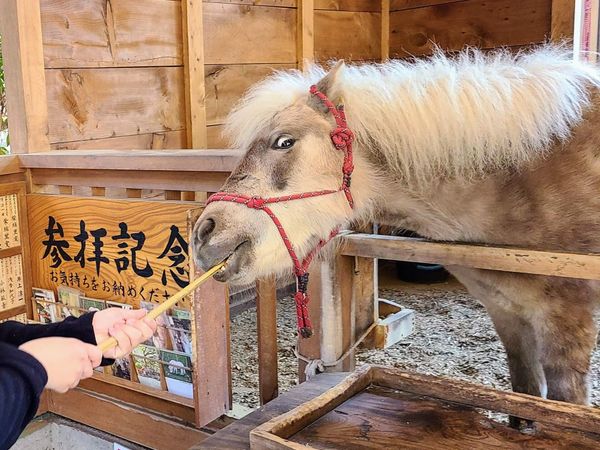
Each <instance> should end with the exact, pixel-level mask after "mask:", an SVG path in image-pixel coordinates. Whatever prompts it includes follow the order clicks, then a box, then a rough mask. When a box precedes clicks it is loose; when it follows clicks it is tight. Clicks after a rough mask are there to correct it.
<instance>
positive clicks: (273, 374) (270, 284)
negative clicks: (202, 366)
mask: <svg viewBox="0 0 600 450" xmlns="http://www.w3.org/2000/svg"><path fill="white" fill-rule="evenodd" d="M256 314H257V330H258V384H259V395H260V404H261V405H264V404H265V403H268V402H270V401H271V400H273V399H274V398H276V397H277V396H278V395H279V384H278V379H277V375H278V373H277V289H276V286H275V278H273V277H269V278H267V279H264V280H258V281H257V282H256Z"/></svg>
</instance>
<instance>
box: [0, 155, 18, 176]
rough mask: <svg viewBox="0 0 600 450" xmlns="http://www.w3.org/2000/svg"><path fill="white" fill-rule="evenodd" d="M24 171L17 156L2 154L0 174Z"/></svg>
mask: <svg viewBox="0 0 600 450" xmlns="http://www.w3.org/2000/svg"><path fill="white" fill-rule="evenodd" d="M15 173H23V169H22V168H21V165H20V163H19V158H18V157H17V156H2V157H1V158H0V175H12V174H15Z"/></svg>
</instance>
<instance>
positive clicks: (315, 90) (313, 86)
mask: <svg viewBox="0 0 600 450" xmlns="http://www.w3.org/2000/svg"><path fill="white" fill-rule="evenodd" d="M317 92H319V90H318V89H317V85H316V84H313V85H312V86H311V87H310V93H311V94H312V95H315V94H316V93H317Z"/></svg>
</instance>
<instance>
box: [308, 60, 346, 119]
mask: <svg viewBox="0 0 600 450" xmlns="http://www.w3.org/2000/svg"><path fill="white" fill-rule="evenodd" d="M345 67H346V66H345V64H344V60H343V59H340V60H339V61H338V62H337V63H335V66H333V68H332V69H331V70H330V71H329V72H327V75H325V76H324V77H323V78H321V80H320V81H319V82H318V83H317V89H318V90H319V91H320V92H322V93H323V94H325V95H326V96H327V98H329V100H331V101H332V102H333V103H335V104H338V103H340V102H341V98H340V93H341V92H340V88H339V79H340V75H341V73H342V72H343V71H344V68H345ZM309 105H310V106H311V107H312V108H314V109H316V110H317V111H320V112H322V113H326V112H327V111H328V109H327V107H326V106H325V105H323V103H322V102H321V100H319V99H318V98H317V97H315V96H314V95H311V96H310V99H309Z"/></svg>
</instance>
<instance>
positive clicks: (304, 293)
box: [206, 85, 354, 338]
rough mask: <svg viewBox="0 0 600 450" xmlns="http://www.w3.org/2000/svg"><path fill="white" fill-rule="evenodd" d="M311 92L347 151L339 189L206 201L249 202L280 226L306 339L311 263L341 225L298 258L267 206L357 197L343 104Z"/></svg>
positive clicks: (229, 196)
mask: <svg viewBox="0 0 600 450" xmlns="http://www.w3.org/2000/svg"><path fill="white" fill-rule="evenodd" d="M310 93H311V94H312V95H315V96H316V97H317V98H319V100H321V102H322V103H323V104H324V105H325V106H326V107H327V109H328V110H329V111H330V112H331V114H332V115H333V117H334V119H335V123H336V128H335V129H334V130H333V131H331V133H330V136H331V142H332V143H333V145H334V147H335V148H336V149H338V150H341V151H343V152H344V163H343V165H342V185H341V186H340V188H339V189H337V190H323V191H314V192H303V193H300V194H291V195H284V196H281V197H269V198H262V197H256V196H249V195H243V194H233V193H229V192H217V193H216V194H213V195H211V197H210V198H209V199H208V200H207V202H206V204H207V205H208V204H210V203H213V202H233V203H239V204H243V205H246V207H248V208H252V209H258V210H261V211H264V212H265V213H266V214H267V215H268V216H269V217H270V218H271V220H272V221H273V223H274V224H275V226H276V227H277V231H278V232H279V235H280V236H281V239H282V240H283V243H284V245H285V247H286V249H287V251H288V253H289V255H290V258H291V259H292V263H293V265H294V275H295V276H296V293H295V294H294V301H295V302H296V317H297V319H298V332H299V334H300V336H302V337H303V338H309V337H310V336H312V334H313V332H312V323H311V321H310V317H309V314H308V303H309V301H310V298H309V295H308V277H309V274H308V266H309V265H310V263H311V261H312V260H313V258H314V256H315V255H316V254H317V253H318V252H319V250H321V249H322V248H323V247H324V246H325V245H326V244H327V243H328V242H329V241H330V240H331V239H333V238H334V237H335V236H336V235H337V234H338V232H339V227H336V228H334V229H333V230H332V231H331V233H330V234H329V237H328V238H327V239H324V240H320V241H319V242H318V243H317V245H315V247H314V248H313V249H312V250H311V251H310V252H309V253H308V255H306V257H305V258H304V259H303V260H302V262H301V261H300V260H299V258H298V256H297V255H296V251H295V250H294V246H293V245H292V243H291V241H290V240H289V238H288V235H287V233H286V232H285V229H284V228H283V225H282V224H281V222H280V221H279V219H278V218H277V216H276V215H275V213H274V212H273V211H272V210H271V208H269V207H268V206H267V205H269V204H272V203H282V202H288V201H293V200H302V199H305V198H311V197H317V196H321V195H329V194H335V193H338V192H340V191H343V192H344V195H345V196H346V200H347V201H348V204H349V205H350V208H354V199H353V198H352V193H351V192H350V184H351V178H352V172H353V170H354V162H353V156H352V141H353V140H354V134H353V133H352V131H351V130H350V129H349V128H348V124H347V123H346V113H345V112H344V107H343V106H339V107H336V106H335V105H334V104H333V102H332V101H331V100H329V99H328V98H327V96H326V95H325V94H323V93H322V92H320V91H319V89H318V88H317V86H315V85H313V86H311V87H310Z"/></svg>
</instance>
